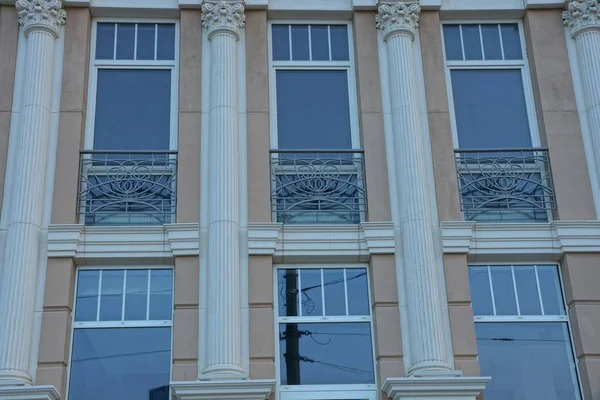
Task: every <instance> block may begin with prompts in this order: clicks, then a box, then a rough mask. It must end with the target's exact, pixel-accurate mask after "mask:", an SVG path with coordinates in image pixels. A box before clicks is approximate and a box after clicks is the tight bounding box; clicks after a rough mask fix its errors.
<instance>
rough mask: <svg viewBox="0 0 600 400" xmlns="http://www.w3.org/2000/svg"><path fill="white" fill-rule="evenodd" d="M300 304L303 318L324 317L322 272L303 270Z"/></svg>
mask: <svg viewBox="0 0 600 400" xmlns="http://www.w3.org/2000/svg"><path fill="white" fill-rule="evenodd" d="M300 278H301V280H300V282H301V285H302V288H301V289H300V302H301V305H302V316H303V317H315V316H321V315H323V296H322V295H321V289H322V287H323V286H322V285H321V270H320V269H301V270H300Z"/></svg>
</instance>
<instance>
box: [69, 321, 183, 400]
mask: <svg viewBox="0 0 600 400" xmlns="http://www.w3.org/2000/svg"><path fill="white" fill-rule="evenodd" d="M170 348H171V328H168V327H165V328H162V327H161V328H112V329H105V328H103V329H75V332H74V334H73V355H72V362H71V379H70V387H69V399H71V400H106V399H113V400H130V399H131V400H133V399H140V400H142V399H144V400H146V399H147V400H168V399H169V378H170V369H171V351H170Z"/></svg>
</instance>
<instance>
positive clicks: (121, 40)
mask: <svg viewBox="0 0 600 400" xmlns="http://www.w3.org/2000/svg"><path fill="white" fill-rule="evenodd" d="M134 43H135V24H117V60H133V52H134V47H133V46H134Z"/></svg>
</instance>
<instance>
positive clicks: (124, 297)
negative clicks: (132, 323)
mask: <svg viewBox="0 0 600 400" xmlns="http://www.w3.org/2000/svg"><path fill="white" fill-rule="evenodd" d="M126 293H127V270H123V299H122V300H121V321H125V302H126V301H127V300H126V299H127V296H126Z"/></svg>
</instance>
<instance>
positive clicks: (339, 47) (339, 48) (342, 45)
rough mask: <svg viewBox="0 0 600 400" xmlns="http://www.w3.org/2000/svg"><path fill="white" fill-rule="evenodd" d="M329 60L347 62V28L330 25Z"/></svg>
mask: <svg viewBox="0 0 600 400" xmlns="http://www.w3.org/2000/svg"><path fill="white" fill-rule="evenodd" d="M329 30H330V35H331V60H332V61H348V60H349V57H350V56H349V52H348V27H347V26H346V25H330V27H329Z"/></svg>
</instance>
